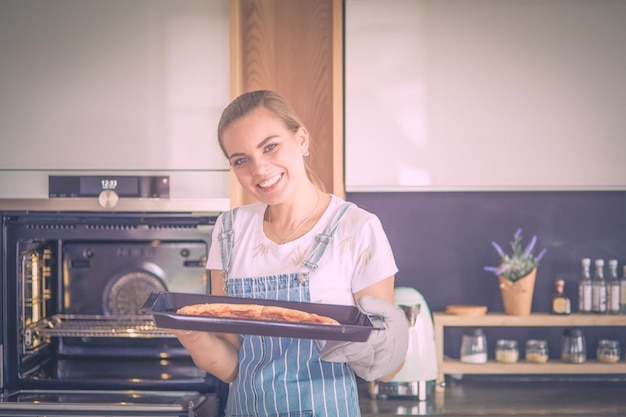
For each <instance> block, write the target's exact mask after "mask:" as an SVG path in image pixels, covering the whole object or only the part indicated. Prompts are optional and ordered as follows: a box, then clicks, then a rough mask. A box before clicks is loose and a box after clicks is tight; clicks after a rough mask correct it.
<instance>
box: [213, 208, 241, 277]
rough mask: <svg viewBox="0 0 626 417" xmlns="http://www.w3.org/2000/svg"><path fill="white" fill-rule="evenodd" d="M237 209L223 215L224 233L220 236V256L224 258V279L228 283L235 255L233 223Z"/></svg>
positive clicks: (222, 273)
mask: <svg viewBox="0 0 626 417" xmlns="http://www.w3.org/2000/svg"><path fill="white" fill-rule="evenodd" d="M236 213H237V208H234V209H232V210H229V211H226V212H224V214H223V215H222V232H221V233H220V235H219V236H218V239H219V242H220V254H221V256H222V272H221V275H222V279H223V280H224V282H226V278H227V277H228V271H230V263H231V260H232V254H233V245H234V242H235V241H234V239H233V222H234V221H235V214H236Z"/></svg>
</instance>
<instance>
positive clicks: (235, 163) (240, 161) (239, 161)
mask: <svg viewBox="0 0 626 417" xmlns="http://www.w3.org/2000/svg"><path fill="white" fill-rule="evenodd" d="M247 161H248V158H237V159H234V160H233V161H232V164H233V166H234V167H236V166H239V165H242V164H245V163H246V162H247Z"/></svg>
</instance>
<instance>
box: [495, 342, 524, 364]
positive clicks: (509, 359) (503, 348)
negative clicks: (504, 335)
mask: <svg viewBox="0 0 626 417" xmlns="http://www.w3.org/2000/svg"><path fill="white" fill-rule="evenodd" d="M518 359H519V349H518V348H517V340H508V339H500V340H498V341H497V342H496V361H497V362H502V363H515V362H517V360H518Z"/></svg>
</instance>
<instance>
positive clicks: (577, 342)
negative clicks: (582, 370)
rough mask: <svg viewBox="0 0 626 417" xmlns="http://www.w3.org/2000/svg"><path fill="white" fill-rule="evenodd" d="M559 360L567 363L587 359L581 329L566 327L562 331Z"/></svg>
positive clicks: (581, 361) (580, 361)
mask: <svg viewBox="0 0 626 417" xmlns="http://www.w3.org/2000/svg"><path fill="white" fill-rule="evenodd" d="M561 360H562V361H563V362H567V363H583V362H585V361H586V360H587V345H586V342H585V336H584V335H583V332H582V330H580V329H572V328H568V329H565V330H564V331H563V337H562V341H561Z"/></svg>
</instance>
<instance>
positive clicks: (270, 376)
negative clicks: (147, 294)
mask: <svg viewBox="0 0 626 417" xmlns="http://www.w3.org/2000/svg"><path fill="white" fill-rule="evenodd" d="M218 140H219V143H220V146H221V148H222V150H223V152H224V155H225V156H226V158H227V159H228V161H229V162H230V165H231V167H232V169H233V172H234V173H235V175H236V177H237V180H238V181H239V183H240V184H241V186H242V187H243V188H244V189H245V190H247V191H248V192H249V193H250V194H252V195H253V196H254V197H255V198H256V199H257V200H258V201H259V202H258V203H254V204H251V205H247V206H242V207H238V208H237V209H235V210H231V211H229V212H226V213H223V214H222V215H221V216H220V217H219V218H218V221H217V223H216V225H215V228H214V232H213V237H212V244H211V249H210V251H209V256H208V261H207V269H209V270H211V282H212V294H213V295H229V296H236V297H246V298H261V299H272V300H289V301H305V302H317V303H330V304H342V305H358V306H359V307H360V308H361V309H362V310H363V311H364V312H366V313H368V314H372V315H373V316H376V317H382V320H381V321H380V322H377V323H376V325H377V326H380V327H384V329H383V330H376V331H372V332H371V334H370V336H369V339H368V340H367V341H366V342H360V343H357V342H352V343H351V342H341V343H337V342H328V343H327V342H324V341H318V340H309V339H296V338H286V337H267V336H253V335H252V336H251V335H234V334H215V333H207V332H182V331H175V334H176V335H177V336H178V337H179V339H180V341H181V343H182V344H183V345H184V346H185V347H186V349H187V350H188V351H189V352H190V354H191V356H192V357H193V359H194V361H195V363H196V365H197V366H198V367H200V368H201V369H204V370H206V371H207V372H209V373H211V374H213V375H215V376H216V377H218V378H220V379H222V380H223V381H226V382H229V383H231V384H230V390H229V396H228V401H227V415H229V416H317V417H322V416H329V417H330V416H337V417H339V416H341V417H345V416H351V417H355V416H359V415H360V412H359V402H358V392H357V387H356V378H355V373H356V374H357V375H358V376H360V377H362V378H364V379H366V380H374V379H381V380H386V379H389V378H391V377H392V376H393V375H394V374H395V373H396V372H397V371H398V370H399V369H400V367H401V365H402V362H403V360H404V357H405V355H406V349H407V338H408V336H407V326H408V324H407V321H406V319H405V317H404V315H403V314H402V312H401V311H399V310H398V309H396V308H395V307H394V306H393V287H394V275H395V273H396V272H397V268H396V264H395V261H394V258H393V254H392V251H391V247H390V245H389V242H388V240H387V237H386V236H385V233H384V231H383V228H382V226H381V224H380V221H379V220H378V218H377V217H376V216H374V215H373V214H371V213H368V212H366V211H365V210H362V209H360V208H358V207H356V206H355V205H353V204H350V203H347V202H345V201H343V200H342V199H340V198H339V197H337V196H334V195H330V194H327V193H325V192H324V191H323V187H322V186H320V182H319V181H318V180H317V179H316V177H315V176H314V175H313V173H312V171H311V170H310V169H309V168H308V166H307V164H306V161H307V156H308V155H309V149H310V146H311V141H310V137H309V133H308V131H307V129H306V128H305V126H304V125H303V124H302V122H301V121H300V120H299V118H298V116H297V115H296V114H295V112H294V111H293V110H292V108H291V107H290V106H289V104H288V103H287V102H286V101H285V100H284V99H283V98H282V97H280V96H279V95H277V94H276V93H274V92H271V91H254V92H250V93H246V94H243V95H241V96H240V97H238V98H237V99H235V100H234V101H233V102H232V103H231V104H230V105H229V106H228V107H226V109H225V110H224V112H223V114H222V117H221V120H220V122H219V126H218Z"/></svg>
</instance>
